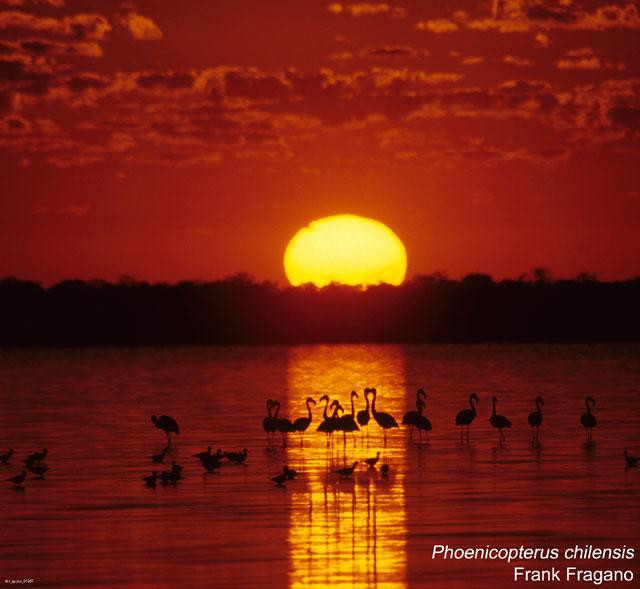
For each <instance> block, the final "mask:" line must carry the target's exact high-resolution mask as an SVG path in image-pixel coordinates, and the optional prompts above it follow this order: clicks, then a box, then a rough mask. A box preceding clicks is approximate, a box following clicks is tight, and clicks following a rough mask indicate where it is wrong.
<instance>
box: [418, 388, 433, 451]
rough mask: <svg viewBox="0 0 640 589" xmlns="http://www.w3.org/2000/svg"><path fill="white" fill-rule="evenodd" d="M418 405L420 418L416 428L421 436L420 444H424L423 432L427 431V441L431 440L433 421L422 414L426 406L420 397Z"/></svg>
mask: <svg viewBox="0 0 640 589" xmlns="http://www.w3.org/2000/svg"><path fill="white" fill-rule="evenodd" d="M417 405H418V419H417V420H416V424H415V426H416V429H417V430H418V434H419V436H420V442H419V443H420V444H422V432H425V433H426V436H427V442H428V441H429V432H430V431H431V429H432V428H431V422H430V421H429V418H428V417H425V416H424V415H422V412H423V410H424V406H425V402H424V401H423V400H422V399H420V401H419V402H418V403H417Z"/></svg>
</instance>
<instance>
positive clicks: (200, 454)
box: [193, 446, 211, 460]
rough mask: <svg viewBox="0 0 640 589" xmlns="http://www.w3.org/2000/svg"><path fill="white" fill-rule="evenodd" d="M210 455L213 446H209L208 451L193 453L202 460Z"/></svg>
mask: <svg viewBox="0 0 640 589" xmlns="http://www.w3.org/2000/svg"><path fill="white" fill-rule="evenodd" d="M209 456H211V446H207V450H206V452H198V453H197V454H194V455H193V457H194V458H197V459H198V460H202V459H203V458H207V457H209Z"/></svg>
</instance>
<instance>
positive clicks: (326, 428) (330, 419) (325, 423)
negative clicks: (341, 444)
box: [316, 395, 340, 445]
mask: <svg viewBox="0 0 640 589" xmlns="http://www.w3.org/2000/svg"><path fill="white" fill-rule="evenodd" d="M322 401H324V402H325V405H324V411H323V412H322V422H321V423H320V425H319V426H318V427H317V428H316V431H317V432H323V433H325V434H326V435H327V445H328V444H329V436H330V434H332V433H333V432H334V431H335V419H336V414H337V411H338V406H339V405H340V403H338V401H333V402H332V403H331V405H329V397H328V395H322V397H320V403H322ZM329 406H331V408H333V409H334V412H333V415H331V416H328V415H327V410H328V409H329Z"/></svg>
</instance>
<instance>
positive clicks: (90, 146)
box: [0, 0, 640, 284]
mask: <svg viewBox="0 0 640 589" xmlns="http://www.w3.org/2000/svg"><path fill="white" fill-rule="evenodd" d="M639 33H640V7H639V6H638V2H625V1H622V2H616V0H607V1H606V2H594V1H591V0H584V1H573V0H535V1H522V0H493V1H488V0H487V1H485V0H483V1H471V0H430V1H429V2H424V1H422V0H411V1H409V0H398V1H397V2H396V1H392V2H327V1H324V2H322V1H316V0H304V1H301V0H286V1H285V0H281V1H280V0H273V1H269V2H267V1H264V0H254V1H249V0H236V1H229V0H224V1H223V0H209V1H206V2H205V1H198V0H180V1H179V2H178V1H177V0H146V1H138V2H135V3H132V2H110V1H108V0H100V1H95V0H82V1H75V0H66V1H65V0H0V277H2V276H16V277H19V278H23V279H32V280H39V281H42V282H43V283H45V284H50V283H53V282H55V281H59V280H62V279H68V278H82V279H94V278H100V279H106V280H117V279H118V278H119V277H120V276H123V275H128V276H132V277H134V278H136V279H140V280H150V281H154V282H156V281H169V282H173V281H177V280H183V279H197V280H210V279H216V278H221V277H225V276H228V275H231V274H235V273H237V272H247V273H249V274H251V275H253V276H255V277H256V278H257V279H259V280H273V281H277V282H280V283H282V284H284V283H285V282H286V279H285V275H284V270H283V264H282V257H283V253H284V250H285V248H286V245H287V243H288V241H289V239H291V237H293V235H294V234H295V233H296V231H297V230H298V229H299V228H300V227H303V226H305V225H307V224H308V223H309V222H310V221H311V220H313V219H317V218H320V217H323V216H327V215H335V214H341V213H351V214H357V215H362V216H366V217H371V218H374V219H378V220H380V221H382V222H383V223H385V224H387V225H388V226H389V227H391V228H392V229H393V230H394V231H395V233H396V234H397V235H398V236H399V237H400V239H401V240H402V241H403V242H404V244H405V246H406V248H407V254H408V260H409V262H408V263H409V266H408V275H409V276H412V275H415V274H431V273H433V272H444V273H446V274H447V275H449V276H450V277H461V276H464V275H466V274H468V273H472V272H483V273H488V274H491V275H493V276H494V277H496V278H503V277H518V276H520V275H522V274H523V273H525V272H528V271H530V270H531V269H532V268H535V267H547V268H549V269H551V271H552V272H553V274H554V275H556V276H559V277H573V276H576V275H577V274H578V273H580V272H584V271H588V272H593V273H597V274H598V276H599V277H601V278H603V279H623V278H627V277H631V276H637V275H640V264H639V261H640V238H639V236H638V229H639V228H640V174H639V173H638V169H639V163H640V161H639V160H640V157H639V156H640V151H639V149H638V148H639V145H640V142H639V139H640V135H639V132H640V97H639V89H640V77H639V74H640V72H639V66H640V34H639Z"/></svg>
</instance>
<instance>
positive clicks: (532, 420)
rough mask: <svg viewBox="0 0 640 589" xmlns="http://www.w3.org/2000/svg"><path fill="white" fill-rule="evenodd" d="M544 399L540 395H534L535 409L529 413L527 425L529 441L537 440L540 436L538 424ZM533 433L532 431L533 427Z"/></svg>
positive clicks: (540, 421) (539, 423) (540, 422)
mask: <svg viewBox="0 0 640 589" xmlns="http://www.w3.org/2000/svg"><path fill="white" fill-rule="evenodd" d="M543 405H544V401H543V400H542V397H536V410H535V411H532V412H531V413H529V425H530V426H531V443H532V444H533V443H535V442H537V441H538V439H539V436H540V425H541V424H542V406H543ZM534 427H535V428H536V429H535V433H534V429H533V428H534Z"/></svg>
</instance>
